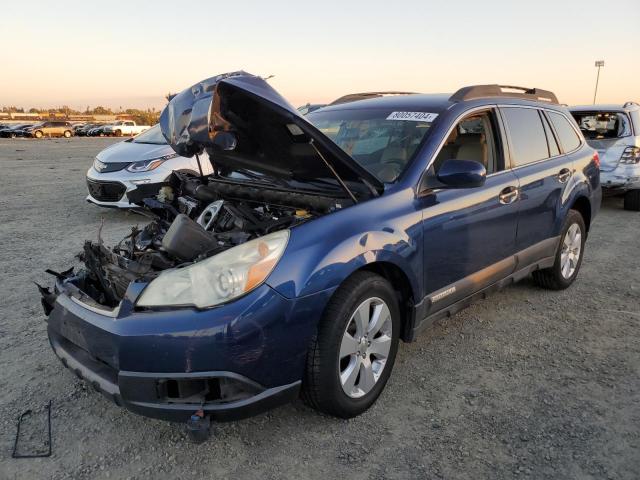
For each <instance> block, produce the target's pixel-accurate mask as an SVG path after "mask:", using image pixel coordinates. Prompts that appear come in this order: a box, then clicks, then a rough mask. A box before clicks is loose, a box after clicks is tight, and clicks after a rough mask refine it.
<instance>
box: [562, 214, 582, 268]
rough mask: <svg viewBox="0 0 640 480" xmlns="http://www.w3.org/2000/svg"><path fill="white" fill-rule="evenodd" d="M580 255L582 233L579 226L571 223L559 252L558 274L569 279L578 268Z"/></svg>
mask: <svg viewBox="0 0 640 480" xmlns="http://www.w3.org/2000/svg"><path fill="white" fill-rule="evenodd" d="M581 253H582V231H581V229H580V225H578V224H577V223H573V224H572V225H571V226H570V227H569V228H568V229H567V233H565V235H564V240H563V242H562V251H561V252H560V272H561V273H562V276H563V277H564V278H566V279H569V278H571V276H572V275H573V274H574V273H575V271H576V268H577V267H578V262H579V260H580V254H581Z"/></svg>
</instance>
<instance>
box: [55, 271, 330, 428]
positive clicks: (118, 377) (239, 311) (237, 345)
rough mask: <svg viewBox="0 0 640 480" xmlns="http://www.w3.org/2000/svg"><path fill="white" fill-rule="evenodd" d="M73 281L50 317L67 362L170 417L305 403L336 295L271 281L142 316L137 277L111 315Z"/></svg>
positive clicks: (235, 414)
mask: <svg viewBox="0 0 640 480" xmlns="http://www.w3.org/2000/svg"><path fill="white" fill-rule="evenodd" d="M65 282H66V281H64V280H63V281H58V282H57V284H56V292H55V293H56V294H57V297H56V298H55V301H54V302H53V304H52V305H50V306H51V307H53V308H52V310H51V311H50V314H49V318H48V334H49V341H50V343H51V346H52V348H53V350H54V352H55V353H56V355H57V356H58V357H59V358H60V360H61V361H62V363H63V364H64V365H65V366H66V367H68V368H69V369H71V370H72V371H73V372H74V373H75V374H76V375H77V376H78V377H80V378H83V379H85V380H86V381H87V382H89V383H90V384H91V385H92V386H93V387H94V389H96V390H97V391H99V392H101V393H102V394H103V395H105V396H106V397H107V398H109V399H110V400H111V401H113V402H114V403H116V404H117V405H119V406H123V407H125V408H127V409H128V410H130V411H132V412H134V413H138V414H141V415H144V416H148V417H153V418H159V419H164V420H170V421H186V420H187V419H188V418H189V417H190V416H191V415H192V414H193V413H194V412H195V411H197V410H200V409H202V410H203V411H204V412H205V414H207V415H210V416H211V417H212V419H214V420H218V421H228V420H237V419H241V418H245V417H248V416H252V415H255V414H258V413H261V412H264V411H266V410H269V409H271V408H274V407H276V406H278V405H282V404H284V403H288V402H290V401H291V400H293V399H295V398H296V397H297V396H298V392H299V389H300V384H301V378H302V373H303V370H304V362H305V358H306V348H307V345H308V341H309V339H310V337H311V335H312V332H313V328H314V327H315V322H316V321H317V320H318V317H319V314H320V312H321V308H319V304H320V305H324V301H326V298H327V297H326V293H324V292H322V293H320V294H317V295H313V296H310V297H305V298H303V299H299V300H297V301H296V300H290V299H286V298H284V297H282V296H281V295H280V294H278V293H277V292H275V291H274V290H273V289H271V288H270V287H269V286H267V285H263V286H261V287H259V288H257V289H256V290H254V291H253V292H251V293H249V294H248V295H246V296H245V297H243V298H240V299H238V300H237V301H235V302H232V303H229V304H227V305H223V306H221V307H219V308H212V309H208V310H194V309H174V310H171V311H154V312H150V311H145V312H136V311H135V310H134V307H133V302H134V301H135V298H137V296H138V295H139V293H140V292H141V291H142V289H143V287H144V284H135V283H134V284H132V285H131V286H130V287H129V290H128V291H127V295H126V297H125V299H123V301H122V303H121V304H120V306H119V307H118V308H117V309H115V310H111V311H109V310H101V308H96V306H95V305H91V302H90V301H89V302H88V303H84V302H85V301H86V298H83V294H82V292H80V291H79V290H78V289H77V288H73V287H69V285H66V284H65ZM45 308H46V307H45ZM314 311H317V312H318V313H314Z"/></svg>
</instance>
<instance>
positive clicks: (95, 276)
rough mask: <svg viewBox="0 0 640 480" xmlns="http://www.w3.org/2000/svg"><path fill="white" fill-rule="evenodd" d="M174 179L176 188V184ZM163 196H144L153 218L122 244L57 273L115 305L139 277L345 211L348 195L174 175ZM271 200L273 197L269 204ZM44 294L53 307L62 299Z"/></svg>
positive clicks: (89, 247)
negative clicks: (79, 266)
mask: <svg viewBox="0 0 640 480" xmlns="http://www.w3.org/2000/svg"><path fill="white" fill-rule="evenodd" d="M171 184H173V185H174V186H171ZM171 184H169V185H164V186H163V187H162V188H161V195H160V198H161V199H160V200H159V199H158V198H146V199H142V204H143V205H144V206H145V209H146V212H145V215H147V216H149V217H151V218H152V221H151V222H150V223H148V224H147V225H146V226H145V227H143V228H139V227H137V226H134V227H133V228H132V229H131V233H130V234H129V235H127V236H126V237H125V238H124V239H122V240H121V241H120V242H119V243H118V244H117V245H115V246H114V247H111V248H109V247H106V246H105V245H104V243H103V242H102V240H101V239H98V240H97V241H87V242H85V244H84V248H83V251H82V253H81V254H80V255H79V258H80V260H81V261H82V262H83V263H84V268H83V269H82V270H80V271H79V272H78V273H74V272H73V271H72V270H69V271H67V272H64V273H63V274H57V276H58V279H59V280H63V281H64V282H71V283H72V284H73V285H75V286H76V287H77V288H78V289H80V290H81V291H82V292H84V293H85V294H86V295H87V296H88V297H90V298H91V299H92V300H93V301H94V302H96V303H97V304H98V305H101V306H103V307H106V308H115V307H117V306H118V304H119V303H120V302H121V300H122V299H123V297H124V295H125V293H126V291H127V289H128V287H129V285H130V284H131V283H133V282H140V283H149V282H151V281H152V280H154V279H155V278H157V277H158V276H159V275H160V273H162V272H163V271H165V270H168V269H176V268H184V267H187V266H189V265H193V264H195V263H198V262H201V261H203V260H205V259H208V258H210V257H213V256H215V255H217V254H220V253H222V252H224V251H226V250H228V249H230V248H233V247H236V246H239V245H242V244H244V243H246V242H248V241H250V240H254V239H257V238H260V237H263V236H265V235H269V234H273V233H275V232H279V231H283V230H288V229H291V228H294V227H295V226H296V225H299V224H301V223H303V222H306V221H309V220H311V219H313V218H315V217H317V216H320V215H323V214H325V213H328V212H329V211H331V210H334V209H338V208H343V206H345V205H346V204H348V203H349V200H348V199H345V198H340V197H339V196H338V197H330V196H321V195H311V194H304V193H300V192H288V193H283V192H281V191H278V190H270V189H268V188H265V187H259V186H250V185H240V184H238V183H233V182H224V181H214V180H211V179H210V180H209V181H208V182H207V183H204V182H203V181H202V180H201V179H196V178H191V177H187V176H184V175H182V174H179V173H176V174H174V178H173V179H172V182H171ZM265 199H268V200H269V201H265ZM42 291H43V301H44V302H45V304H46V307H45V311H47V312H48V311H50V308H51V307H52V302H53V301H55V297H54V296H52V294H51V293H50V292H47V291H46V290H44V289H43V290H42Z"/></svg>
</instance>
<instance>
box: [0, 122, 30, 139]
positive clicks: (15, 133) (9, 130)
mask: <svg viewBox="0 0 640 480" xmlns="http://www.w3.org/2000/svg"><path fill="white" fill-rule="evenodd" d="M30 126H31V124H30V123H21V124H19V125H7V126H6V127H5V128H0V137H3V138H15V137H21V136H22V131H23V129H25V128H27V127H30Z"/></svg>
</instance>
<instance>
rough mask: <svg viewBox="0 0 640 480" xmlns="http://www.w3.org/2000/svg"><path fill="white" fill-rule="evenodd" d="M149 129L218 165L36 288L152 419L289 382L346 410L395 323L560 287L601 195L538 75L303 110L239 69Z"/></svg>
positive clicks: (226, 405) (143, 204) (352, 408)
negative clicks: (516, 286)
mask: <svg viewBox="0 0 640 480" xmlns="http://www.w3.org/2000/svg"><path fill="white" fill-rule="evenodd" d="M161 127H162V131H163V134H164V136H165V137H166V138H167V141H168V142H169V144H171V145H172V147H173V148H174V150H175V151H176V152H177V153H178V154H180V155H184V156H188V157H193V156H197V159H198V161H200V160H199V159H200V154H201V153H202V152H204V151H206V152H207V153H208V158H209V159H210V160H211V162H212V164H213V169H214V173H213V174H211V175H207V176H204V175H199V176H198V175H196V176H194V175H190V176H189V175H184V174H180V173H175V174H174V175H173V177H172V178H171V179H170V181H167V182H166V183H164V184H161V185H157V184H156V185H149V186H148V187H149V190H148V194H145V189H144V188H140V189H138V190H136V192H135V193H134V194H131V195H130V200H131V201H132V202H134V203H136V204H138V205H139V206H140V209H141V211H142V212H143V213H144V214H145V215H147V216H148V217H150V219H151V220H150V222H149V223H148V224H147V225H146V226H144V228H138V227H134V228H132V230H131V233H130V234H129V235H128V236H127V237H126V238H124V239H123V240H122V241H121V242H120V243H119V244H117V245H116V246H114V247H110V248H107V247H106V246H105V245H104V244H103V242H102V241H101V240H98V241H97V242H91V241H88V242H86V243H85V245H84V250H83V252H82V254H81V259H82V262H83V266H82V267H81V268H80V269H79V270H76V269H69V270H66V271H64V272H61V273H57V272H51V273H53V274H54V275H55V276H56V277H57V278H56V282H55V287H54V288H53V289H52V290H50V289H48V288H44V287H41V288H40V290H41V293H42V297H43V298H42V303H43V306H44V309H45V312H46V313H47V315H48V334H49V339H50V342H51V346H52V347H53V350H54V351H55V353H56V355H57V356H58V357H59V358H60V359H61V360H62V362H63V364H64V365H65V366H67V367H68V368H70V369H71V370H73V371H74V372H75V373H76V374H77V375H78V376H80V377H81V378H84V379H86V380H87V381H88V382H90V383H91V384H92V385H93V386H94V388H95V389H96V390H98V391H100V392H102V393H103V394H104V395H106V396H107V397H108V398H110V399H111V400H112V401H114V402H115V403H117V404H118V405H121V406H124V407H126V408H127V409H129V410H131V411H133V412H136V413H139V414H142V415H147V416H150V417H156V418H161V419H168V420H176V421H184V420H187V419H188V418H189V417H190V416H191V415H192V414H193V413H194V412H199V413H200V414H201V415H205V416H207V417H210V418H212V419H213V420H233V419H239V418H242V417H246V416H249V415H253V414H256V413H259V412H262V411H264V410H266V409H270V408H272V407H275V406H277V405H280V404H283V403H285V402H289V401H291V400H293V399H295V398H297V397H298V396H302V398H303V399H304V401H305V402H307V403H308V404H309V405H311V406H312V407H314V408H316V409H318V410H321V411H323V412H326V413H329V414H333V415H336V416H339V417H352V416H354V415H358V414H360V413H362V412H364V411H365V410H366V409H367V408H369V407H370V406H371V405H372V404H373V403H374V402H375V401H376V399H377V398H378V396H379V395H380V393H381V392H382V390H383V389H384V386H385V384H386V382H387V380H388V378H389V376H390V375H391V370H392V368H393V363H394V359H395V357H396V352H397V350H398V344H399V340H403V341H405V342H408V341H412V340H414V339H415V338H416V336H417V334H418V333H419V332H420V331H422V330H424V329H425V328H427V327H428V326H429V325H430V324H431V323H432V322H433V321H434V320H435V319H438V318H440V317H443V316H448V315H452V314H454V313H455V312H457V311H459V310H460V309H462V308H464V307H465V306H467V305H469V304H470V303H471V302H473V301H474V300H476V299H479V298H484V297H485V296H486V295H487V293H489V292H491V291H494V290H497V289H500V288H502V287H505V286H507V285H509V284H511V283H513V282H515V281H518V280H520V279H522V278H524V277H527V276H529V275H533V278H534V280H535V281H536V282H537V283H538V284H539V285H540V286H541V287H544V288H550V289H563V288H566V287H568V286H570V285H571V284H572V283H573V281H574V280H575V279H576V277H577V275H578V272H579V270H580V265H581V262H582V259H583V256H584V251H585V240H586V238H587V235H588V233H589V228H590V226H591V224H592V222H593V218H594V217H595V215H596V213H597V212H598V209H599V206H600V200H601V190H600V185H599V173H598V162H599V161H598V156H597V154H596V153H595V152H594V150H593V149H591V148H589V146H588V145H587V144H586V143H585V140H584V138H583V137H582V135H581V133H580V130H579V129H578V128H577V125H576V124H575V122H574V121H573V119H572V117H571V115H570V114H569V112H568V111H567V110H566V109H565V108H564V107H562V106H560V105H559V104H558V102H557V100H556V97H555V95H554V94H553V93H551V92H547V91H543V90H539V89H523V88H516V87H501V86H498V85H483V86H471V87H465V88H462V89H461V90H459V91H457V92H456V93H454V94H453V95H440V94H438V95H422V94H407V95H395V96H382V97H378V98H372V99H368V100H358V101H353V102H346V103H341V104H338V105H335V106H329V107H325V108H322V109H319V110H317V111H315V112H312V113H310V114H308V115H307V116H305V117H303V116H301V115H300V114H299V113H298V112H297V111H296V109H295V108H294V107H293V106H291V105H290V104H289V103H288V102H287V101H286V100H285V99H284V98H283V97H281V96H280V95H279V94H278V93H277V92H276V91H275V90H274V89H273V88H271V87H270V86H269V85H268V84H267V83H266V82H265V81H264V80H263V79H261V78H260V77H256V76H253V75H250V74H247V73H245V72H235V73H231V74H224V75H220V76H217V77H213V78H210V79H208V80H205V81H203V82H200V83H198V84H196V85H194V86H193V87H191V88H189V89H187V90H185V91H183V92H182V93H180V94H179V95H177V96H176V97H175V98H173V100H172V101H171V102H170V103H169V105H168V106H167V108H166V109H165V110H164V112H163V113H162V117H161ZM203 157H206V156H203ZM143 187H144V186H143ZM150 192H153V193H150ZM158 192H159V193H158Z"/></svg>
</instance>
